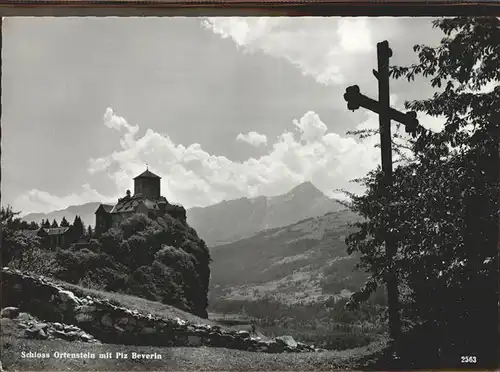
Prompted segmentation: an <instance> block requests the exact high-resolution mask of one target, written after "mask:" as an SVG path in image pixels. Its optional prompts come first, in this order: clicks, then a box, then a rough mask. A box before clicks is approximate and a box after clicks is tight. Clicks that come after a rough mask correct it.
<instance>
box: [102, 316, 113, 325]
mask: <svg viewBox="0 0 500 372" xmlns="http://www.w3.org/2000/svg"><path fill="white" fill-rule="evenodd" d="M101 323H102V324H103V325H105V326H107V327H112V326H113V320H112V319H111V317H110V316H109V315H108V314H104V315H103V316H102V318H101Z"/></svg>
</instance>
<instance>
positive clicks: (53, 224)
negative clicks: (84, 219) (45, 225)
mask: <svg viewBox="0 0 500 372" xmlns="http://www.w3.org/2000/svg"><path fill="white" fill-rule="evenodd" d="M50 227H59V225H58V224H57V221H56V219H55V218H54V221H52V225H50Z"/></svg>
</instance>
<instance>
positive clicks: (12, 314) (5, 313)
mask: <svg viewBox="0 0 500 372" xmlns="http://www.w3.org/2000/svg"><path fill="white" fill-rule="evenodd" d="M19 313H20V311H19V309H18V308H17V307H13V306H10V307H5V308H3V309H2V313H1V317H2V318H9V319H14V318H17V317H18V315H19Z"/></svg>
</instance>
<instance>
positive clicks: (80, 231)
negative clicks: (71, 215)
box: [73, 216, 85, 239]
mask: <svg viewBox="0 0 500 372" xmlns="http://www.w3.org/2000/svg"><path fill="white" fill-rule="evenodd" d="M73 234H75V238H76V239H79V238H80V237H82V236H83V235H84V234H85V226H84V225H83V221H82V219H81V218H80V216H75V219H74V221H73Z"/></svg>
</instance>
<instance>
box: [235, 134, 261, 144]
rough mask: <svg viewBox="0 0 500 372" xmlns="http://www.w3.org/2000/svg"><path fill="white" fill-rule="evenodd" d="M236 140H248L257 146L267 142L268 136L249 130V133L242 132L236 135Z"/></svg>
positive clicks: (247, 141)
mask: <svg viewBox="0 0 500 372" xmlns="http://www.w3.org/2000/svg"><path fill="white" fill-rule="evenodd" d="M236 140H237V141H240V142H246V143H248V144H249V145H252V146H255V147H258V146H260V145H266V144H267V136H266V135H264V134H260V133H257V132H248V133H247V134H243V133H240V134H238V135H237V136H236Z"/></svg>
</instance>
